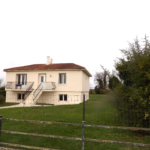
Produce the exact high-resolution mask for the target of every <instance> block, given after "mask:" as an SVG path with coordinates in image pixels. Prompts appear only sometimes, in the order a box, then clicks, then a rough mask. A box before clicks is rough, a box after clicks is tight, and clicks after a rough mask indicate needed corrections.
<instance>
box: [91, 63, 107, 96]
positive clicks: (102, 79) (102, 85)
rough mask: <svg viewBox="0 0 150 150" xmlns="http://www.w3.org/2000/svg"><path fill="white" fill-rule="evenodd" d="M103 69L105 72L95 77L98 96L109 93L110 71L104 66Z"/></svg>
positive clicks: (98, 73)
mask: <svg viewBox="0 0 150 150" xmlns="http://www.w3.org/2000/svg"><path fill="white" fill-rule="evenodd" d="M101 68H102V69H103V72H97V73H96V74H95V76H94V81H95V83H96V84H97V85H96V86H95V93H96V94H105V93H107V87H108V75H109V71H108V70H107V69H105V68H104V67H103V66H102V65H101Z"/></svg>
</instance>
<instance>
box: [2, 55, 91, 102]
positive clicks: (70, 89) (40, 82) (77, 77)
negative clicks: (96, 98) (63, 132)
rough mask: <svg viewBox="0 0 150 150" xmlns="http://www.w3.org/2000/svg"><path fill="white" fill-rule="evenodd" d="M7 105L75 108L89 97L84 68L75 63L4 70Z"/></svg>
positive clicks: (86, 72) (86, 74) (48, 60)
mask: <svg viewBox="0 0 150 150" xmlns="http://www.w3.org/2000/svg"><path fill="white" fill-rule="evenodd" d="M4 71H5V72H6V87H5V90H6V102H17V103H26V104H35V103H48V104H53V105H65V104H78V103H81V102H82V101H83V94H85V95H86V100H87V99H88V96H89V77H91V74H90V73H89V72H88V70H87V69H86V68H85V67H82V66H79V65H77V64H74V63H60V64H53V63H52V60H50V59H49V57H47V62H46V64H35V65H28V66H21V67H15V68H9V69H4Z"/></svg>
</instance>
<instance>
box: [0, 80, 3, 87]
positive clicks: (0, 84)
mask: <svg viewBox="0 0 150 150" xmlns="http://www.w3.org/2000/svg"><path fill="white" fill-rule="evenodd" d="M2 82H3V79H0V87H1V86H2Z"/></svg>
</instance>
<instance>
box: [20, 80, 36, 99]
mask: <svg viewBox="0 0 150 150" xmlns="http://www.w3.org/2000/svg"><path fill="white" fill-rule="evenodd" d="M33 84H34V82H33V83H32V84H31V85H30V86H29V87H28V88H27V90H26V91H25V92H24V99H23V100H26V99H27V97H28V96H29V95H30V92H31V91H33V89H32V87H33Z"/></svg>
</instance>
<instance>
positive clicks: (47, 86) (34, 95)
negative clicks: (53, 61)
mask: <svg viewBox="0 0 150 150" xmlns="http://www.w3.org/2000/svg"><path fill="white" fill-rule="evenodd" d="M32 86H33V85H32ZM32 86H31V88H32ZM31 88H30V89H28V90H27V91H26V92H25V96H24V100H23V104H26V105H35V104H36V102H37V100H38V99H39V97H40V96H41V94H42V93H43V90H55V88H56V86H55V83H54V82H41V83H40V84H39V86H38V87H37V88H36V89H35V90H33V89H31ZM29 91H30V92H29ZM31 91H32V92H31Z"/></svg>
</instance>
